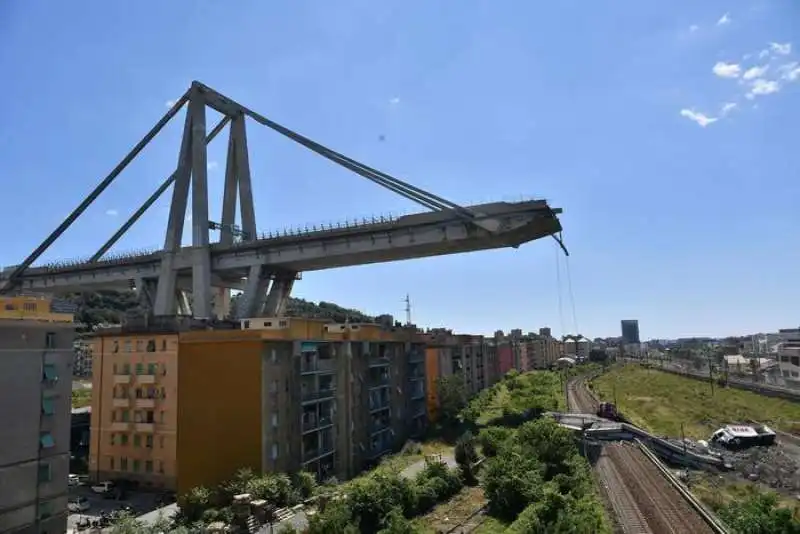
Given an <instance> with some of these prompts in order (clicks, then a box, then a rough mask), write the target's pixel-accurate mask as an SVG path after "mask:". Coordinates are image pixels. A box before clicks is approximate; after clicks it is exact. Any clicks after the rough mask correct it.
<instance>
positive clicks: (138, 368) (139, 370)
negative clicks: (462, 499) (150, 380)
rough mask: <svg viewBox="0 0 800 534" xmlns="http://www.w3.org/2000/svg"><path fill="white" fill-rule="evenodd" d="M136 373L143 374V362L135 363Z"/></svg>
mask: <svg viewBox="0 0 800 534" xmlns="http://www.w3.org/2000/svg"><path fill="white" fill-rule="evenodd" d="M136 374H137V375H143V374H144V364H143V363H137V364H136Z"/></svg>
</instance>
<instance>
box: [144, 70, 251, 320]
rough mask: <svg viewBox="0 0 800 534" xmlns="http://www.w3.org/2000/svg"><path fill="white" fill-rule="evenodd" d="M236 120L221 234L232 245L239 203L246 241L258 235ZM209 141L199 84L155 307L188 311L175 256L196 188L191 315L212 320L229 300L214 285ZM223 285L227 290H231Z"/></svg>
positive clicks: (238, 117) (241, 123)
mask: <svg viewBox="0 0 800 534" xmlns="http://www.w3.org/2000/svg"><path fill="white" fill-rule="evenodd" d="M230 124H231V126H230V137H229V140H228V157H227V163H226V168H225V188H224V198H223V205H222V220H221V235H220V243H221V244H223V245H232V244H233V240H234V234H238V232H237V231H236V230H235V229H236V228H237V227H236V212H237V204H240V205H241V220H242V225H241V234H240V235H241V239H242V240H243V241H251V240H255V239H256V238H257V237H258V236H257V233H256V220H255V208H254V206H253V193H252V186H251V179H250V161H249V156H248V151H247V150H248V149H247V132H246V128H245V116H244V115H243V114H242V113H241V112H238V111H237V112H236V114H234V115H232V116H231V117H230ZM206 144H207V138H206V97H205V94H204V88H203V86H201V85H199V84H196V85H193V86H192V89H191V90H190V92H189V104H188V109H187V112H186V119H185V122H184V127H183V139H182V141H181V148H180V154H179V156H178V167H177V170H176V171H175V174H174V176H175V181H174V187H173V191H172V202H171V204H170V211H169V221H168V224H167V232H166V237H165V239H164V249H163V251H162V261H161V270H160V272H159V275H158V284H157V288H156V292H155V299H154V300H155V302H154V305H153V313H154V314H155V315H174V314H176V313H178V312H179V311H180V312H185V306H186V300H185V299H180V302H179V299H178V298H176V295H177V293H176V291H177V290H178V288H177V285H176V281H177V271H176V269H175V257H176V255H178V254H179V253H181V245H182V243H181V241H182V236H183V230H184V224H185V221H186V219H187V215H188V214H189V213H188V212H187V208H188V204H189V189H190V187H191V191H192V200H191V212H190V213H191V225H192V243H191V248H190V249H189V250H188V254H189V255H190V257H191V263H192V285H191V294H192V295H191V296H192V298H191V310H190V313H191V315H192V316H194V317H195V318H198V319H210V318H213V317H214V316H218V314H219V313H220V310H222V309H223V308H225V306H223V307H220V306H215V302H218V301H219V300H220V299H221V300H223V301H226V299H225V295H222V294H221V293H220V294H217V293H218V291H217V290H215V289H212V287H211V275H212V273H211V253H210V246H209V213H208V174H207V173H208V171H207V163H208V162H207V152H206ZM185 253H187V252H184V254H185ZM223 289H224V290H225V292H227V288H223ZM215 294H217V295H216V298H215ZM228 295H229V293H228Z"/></svg>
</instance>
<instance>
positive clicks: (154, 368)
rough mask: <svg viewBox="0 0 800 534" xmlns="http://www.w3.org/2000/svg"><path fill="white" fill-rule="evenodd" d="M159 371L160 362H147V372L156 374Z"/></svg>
mask: <svg viewBox="0 0 800 534" xmlns="http://www.w3.org/2000/svg"><path fill="white" fill-rule="evenodd" d="M157 372H158V364H156V363H148V364H147V374H148V375H154V374H156V373H157Z"/></svg>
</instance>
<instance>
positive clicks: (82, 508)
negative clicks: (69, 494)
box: [67, 497, 90, 514]
mask: <svg viewBox="0 0 800 534" xmlns="http://www.w3.org/2000/svg"><path fill="white" fill-rule="evenodd" d="M89 508H90V505H89V499H87V498H86V497H78V498H76V499H70V500H69V502H68V503H67V510H69V511H70V512H72V513H73V514H79V513H82V512H86V511H87V510H89Z"/></svg>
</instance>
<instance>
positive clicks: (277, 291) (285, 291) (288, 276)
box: [264, 273, 296, 317]
mask: <svg viewBox="0 0 800 534" xmlns="http://www.w3.org/2000/svg"><path fill="white" fill-rule="evenodd" d="M295 276H296V275H295V273H279V274H276V275H275V279H274V280H273V282H272V287H270V290H269V293H268V294H267V301H266V303H265V304H264V316H266V317H281V316H282V315H283V314H284V313H285V312H286V305H287V304H288V303H289V297H290V296H291V294H292V287H293V286H294V281H295Z"/></svg>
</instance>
